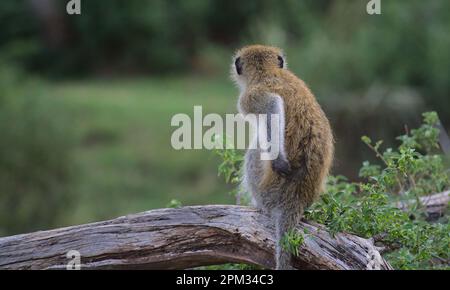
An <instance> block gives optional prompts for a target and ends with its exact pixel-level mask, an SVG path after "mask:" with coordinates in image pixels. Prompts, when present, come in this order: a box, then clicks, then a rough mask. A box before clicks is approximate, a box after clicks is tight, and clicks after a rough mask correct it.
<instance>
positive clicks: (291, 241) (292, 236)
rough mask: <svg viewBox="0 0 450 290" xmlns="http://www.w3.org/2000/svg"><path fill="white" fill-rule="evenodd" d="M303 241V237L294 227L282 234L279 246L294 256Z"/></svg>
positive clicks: (296, 254)
mask: <svg viewBox="0 0 450 290" xmlns="http://www.w3.org/2000/svg"><path fill="white" fill-rule="evenodd" d="M304 242H305V237H304V236H303V235H302V234H301V233H300V232H298V231H297V230H296V229H291V230H289V231H288V232H287V233H285V234H284V236H283V239H282V241H281V246H282V248H283V249H284V250H285V251H287V252H289V253H291V254H293V255H294V256H298V254H299V250H300V246H301V245H303V243H304Z"/></svg>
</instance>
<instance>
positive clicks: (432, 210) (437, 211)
mask: <svg viewBox="0 0 450 290" xmlns="http://www.w3.org/2000/svg"><path fill="white" fill-rule="evenodd" d="M449 202H450V190H449V191H444V192H441V193H437V194H432V195H427V196H422V197H421V198H420V206H423V207H424V211H425V213H426V214H427V215H428V220H435V219H438V218H439V217H441V216H442V215H443V214H444V212H445V211H446V209H447V207H448V203H449ZM416 203H417V200H414V199H411V200H407V201H400V202H398V203H397V204H396V206H397V207H398V208H399V209H401V210H404V211H407V210H408V209H409V208H411V207H412V206H414V205H415V204H416Z"/></svg>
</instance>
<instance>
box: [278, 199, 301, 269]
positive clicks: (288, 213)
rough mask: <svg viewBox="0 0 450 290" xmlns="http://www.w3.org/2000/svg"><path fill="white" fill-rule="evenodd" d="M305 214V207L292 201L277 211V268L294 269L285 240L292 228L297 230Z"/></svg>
mask: <svg viewBox="0 0 450 290" xmlns="http://www.w3.org/2000/svg"><path fill="white" fill-rule="evenodd" d="M302 215H303V207H301V208H299V204H298V203H296V202H292V204H290V205H284V206H283V207H281V208H280V209H279V210H278V212H276V213H275V219H276V221H275V224H276V239H277V241H276V242H277V244H276V245H277V246H276V269H277V270H294V269H295V268H294V267H292V266H291V255H292V253H290V252H289V250H288V249H287V248H284V247H283V240H284V239H285V237H286V235H287V234H288V233H289V231H291V230H295V228H296V226H297V225H298V223H299V222H300V220H301V218H302Z"/></svg>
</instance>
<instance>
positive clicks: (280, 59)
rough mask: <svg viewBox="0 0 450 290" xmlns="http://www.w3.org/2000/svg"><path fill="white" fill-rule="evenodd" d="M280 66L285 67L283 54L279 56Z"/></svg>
mask: <svg viewBox="0 0 450 290" xmlns="http://www.w3.org/2000/svg"><path fill="white" fill-rule="evenodd" d="M278 66H279V67H280V68H283V67H284V59H283V57H281V56H278Z"/></svg>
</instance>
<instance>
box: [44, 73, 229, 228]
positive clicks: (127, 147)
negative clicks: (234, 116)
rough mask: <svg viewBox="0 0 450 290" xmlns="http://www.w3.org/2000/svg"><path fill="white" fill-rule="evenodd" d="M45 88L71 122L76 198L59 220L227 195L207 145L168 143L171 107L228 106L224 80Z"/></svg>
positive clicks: (215, 109)
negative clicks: (193, 146)
mask: <svg viewBox="0 0 450 290" xmlns="http://www.w3.org/2000/svg"><path fill="white" fill-rule="evenodd" d="M45 90H46V92H45V94H46V95H47V96H48V97H49V98H54V99H55V101H56V100H57V101H58V102H62V105H63V107H64V108H65V109H66V110H67V113H68V115H69V116H70V120H71V122H72V123H73V127H74V130H76V135H77V140H78V146H77V149H76V152H75V154H76V160H77V167H78V171H79V174H78V180H77V182H76V183H77V188H76V189H75V190H76V192H77V193H78V194H77V195H78V201H77V206H76V207H75V209H74V211H73V213H72V214H70V215H68V216H67V221H65V223H66V224H76V223H83V222H89V221H95V220H100V219H105V218H112V217H115V216H117V215H124V214H128V213H134V212H139V211H144V210H149V209H153V208H161V207H165V206H166V205H167V204H168V203H169V202H170V200H171V199H173V198H175V199H178V200H180V201H181V202H182V204H183V205H194V204H211V203H232V202H233V198H232V197H231V196H230V195H229V194H228V193H227V192H228V191H229V188H227V185H225V184H224V182H223V181H222V179H221V178H218V177H217V164H218V163H219V160H218V159H217V158H216V157H214V156H213V154H212V152H210V151H207V150H181V151H176V150H174V149H172V147H171V144H170V136H171V133H172V132H173V130H174V129H175V128H174V127H171V126H170V120H171V118H172V116H173V115H174V114H177V113H187V114H189V115H191V116H192V114H193V106H194V105H202V106H203V114H207V113H231V112H235V110H236V109H235V102H236V95H237V90H236V89H235V88H234V87H233V85H232V84H231V82H230V81H225V80H224V79H221V80H216V79H211V80H208V81H206V82H205V81H204V80H202V79H199V78H195V77H178V78H173V77H172V78H148V79H137V80H136V79H130V80H122V79H121V80H95V81H92V80H90V81H70V82H62V83H53V84H49V85H48V86H47V87H46V88H45Z"/></svg>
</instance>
